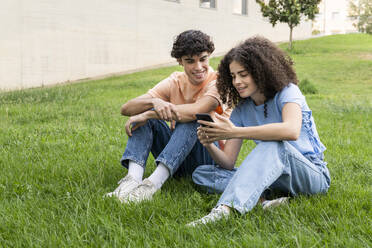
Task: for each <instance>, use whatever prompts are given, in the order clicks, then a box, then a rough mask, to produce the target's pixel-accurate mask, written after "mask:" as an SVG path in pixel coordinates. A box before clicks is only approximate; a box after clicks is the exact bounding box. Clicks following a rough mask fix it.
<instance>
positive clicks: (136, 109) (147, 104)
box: [120, 98, 153, 116]
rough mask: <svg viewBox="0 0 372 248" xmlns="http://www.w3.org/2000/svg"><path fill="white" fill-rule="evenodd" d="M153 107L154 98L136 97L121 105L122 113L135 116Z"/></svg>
mask: <svg viewBox="0 0 372 248" xmlns="http://www.w3.org/2000/svg"><path fill="white" fill-rule="evenodd" d="M152 107H153V99H152V98H134V99H132V100H129V101H128V102H126V103H125V104H123V106H122V107H121V110H120V112H121V114H122V115H125V116H133V115H137V114H140V113H143V112H145V111H147V110H149V109H151V108H152Z"/></svg>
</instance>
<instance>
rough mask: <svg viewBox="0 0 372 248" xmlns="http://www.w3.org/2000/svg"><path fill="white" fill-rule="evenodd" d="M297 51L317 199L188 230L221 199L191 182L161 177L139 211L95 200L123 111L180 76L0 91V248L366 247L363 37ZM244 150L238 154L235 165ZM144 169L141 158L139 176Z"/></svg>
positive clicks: (366, 68) (370, 168) (371, 112)
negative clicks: (315, 155) (316, 161)
mask: <svg viewBox="0 0 372 248" xmlns="http://www.w3.org/2000/svg"><path fill="white" fill-rule="evenodd" d="M286 45H287V44H282V45H281V47H284V46H286ZM296 49H297V50H298V51H299V52H298V53H296V54H293V53H290V56H291V57H292V58H293V60H294V62H295V66H296V71H297V73H298V78H303V79H305V78H306V79H308V80H309V81H310V82H311V83H312V84H314V86H315V87H316V88H317V89H318V93H317V94H314V95H307V96H306V100H307V103H308V105H309V107H310V108H311V110H312V111H313V115H314V118H315V121H316V125H317V130H318V132H319V135H320V138H321V140H322V142H323V143H324V144H325V146H326V147H327V150H326V151H325V160H326V161H327V162H328V165H327V166H328V168H329V170H330V173H331V177H332V182H331V187H330V189H329V192H328V193H327V194H324V195H316V196H311V197H307V196H299V197H295V198H293V200H292V201H291V202H290V204H289V205H288V206H283V207H279V208H276V209H273V210H271V211H263V210H262V208H261V207H259V206H257V207H255V208H254V209H252V211H250V212H249V213H247V214H245V215H240V214H239V213H234V214H233V215H232V216H231V218H229V219H228V220H223V221H220V222H218V223H215V224H212V225H207V226H202V227H198V228H187V227H185V224H187V223H188V222H190V221H193V220H195V219H197V218H200V217H202V216H204V215H205V214H207V213H208V212H209V211H210V210H211V208H213V207H214V206H215V204H216V203H217V201H218V198H219V195H208V194H205V193H202V192H200V191H198V190H196V187H195V185H193V183H192V181H191V179H190V178H182V179H175V178H170V179H169V180H168V181H167V182H166V183H165V184H164V186H163V187H162V189H161V193H160V194H157V195H156V196H155V197H154V199H153V201H150V202H146V203H143V204H138V205H135V204H129V205H123V204H121V203H120V202H119V201H117V200H115V199H105V198H103V195H104V194H105V193H107V192H109V191H112V190H113V189H114V188H115V187H116V186H117V182H118V180H120V178H122V177H123V176H124V175H125V174H126V170H124V169H123V168H122V166H121V165H120V162H119V160H120V157H121V154H122V152H123V150H124V147H125V145H126V142H127V136H126V135H125V131H124V123H125V121H126V120H127V118H126V117H122V116H120V107H121V105H122V104H123V103H124V102H126V101H127V100H128V99H130V98H133V97H135V96H138V95H140V94H143V93H145V92H147V90H148V89H149V88H151V87H152V86H154V85H155V84H156V83H157V82H159V81H160V80H162V79H163V78H165V77H166V76H168V75H169V74H170V73H171V72H172V71H174V70H182V68H181V67H179V66H175V67H167V68H161V69H156V70H149V71H143V72H138V73H133V74H130V75H124V76H120V77H113V78H107V79H103V80H97V81H88V82H85V83H79V84H70V85H64V86H58V87H53V88H38V89H30V90H23V91H14V92H6V93H4V92H2V93H1V92H0V171H1V173H0V199H1V204H0V221H1V222H0V247H79V248H80V247H82V248H84V247H155V248H157V247H159V248H160V247H186V248H187V247H192V248H198V247H372V239H371V221H370V219H371V218H370V216H371V210H372V208H371V206H372V204H371V194H372V187H371V181H372V157H371V151H372V143H371V140H372V125H371V123H372V99H371V95H372V70H371V68H372V61H371V59H369V57H368V54H371V53H372V36H370V35H366V34H352V35H334V36H327V37H321V38H316V39H309V40H301V41H296ZM218 61H219V59H212V65H213V67H214V68H216V66H217V64H218ZM254 146H255V145H254V143H253V142H252V141H245V142H244V143H243V146H242V150H241V151H240V154H239V157H238V161H237V165H239V164H240V163H241V162H242V161H243V160H244V159H245V157H246V156H247V154H248V153H249V152H250V151H251V150H252V149H253V148H254ZM154 168H155V165H154V159H153V157H151V156H150V157H149V159H148V161H147V166H146V172H145V177H147V176H148V175H149V174H150V173H151V172H152V171H153V170H154Z"/></svg>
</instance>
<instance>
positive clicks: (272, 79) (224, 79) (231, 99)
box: [217, 36, 298, 107]
mask: <svg viewBox="0 0 372 248" xmlns="http://www.w3.org/2000/svg"><path fill="white" fill-rule="evenodd" d="M232 61H236V62H238V63H239V64H241V65H242V66H243V67H244V68H245V69H246V70H247V71H248V73H249V74H250V76H251V77H252V78H253V80H254V82H255V83H256V85H257V88H258V90H259V91H260V92H261V93H263V94H264V96H265V98H266V101H268V100H270V99H271V98H273V97H274V96H275V94H276V93H277V92H279V91H281V90H282V89H283V88H284V87H285V86H287V85H288V84H289V83H294V84H297V83H298V80H297V76H296V72H295V71H294V69H293V67H292V65H293V61H292V60H291V58H290V57H289V56H288V55H287V54H286V53H285V52H284V51H282V50H281V49H280V48H279V47H278V46H276V45H275V44H274V43H272V42H271V41H269V40H268V39H266V38H263V37H260V36H255V37H252V38H249V39H247V40H246V41H244V42H243V43H241V44H240V45H238V46H236V47H234V48H232V49H231V50H230V51H229V52H228V53H227V54H226V55H225V56H224V57H223V59H222V60H221V62H220V64H219V66H218V77H217V89H218V93H219V94H220V95H221V99H222V102H223V103H227V105H228V106H229V107H232V106H236V105H237V104H238V103H239V102H240V101H241V100H242V98H241V97H240V96H239V93H238V91H237V90H236V89H235V87H234V86H233V84H232V76H231V72H230V64H231V62H232Z"/></svg>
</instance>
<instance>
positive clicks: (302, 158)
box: [189, 37, 330, 226]
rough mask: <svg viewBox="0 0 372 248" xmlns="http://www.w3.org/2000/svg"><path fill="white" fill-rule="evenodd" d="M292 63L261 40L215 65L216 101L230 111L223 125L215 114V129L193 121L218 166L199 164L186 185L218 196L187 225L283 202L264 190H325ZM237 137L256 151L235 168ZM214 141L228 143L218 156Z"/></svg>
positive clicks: (319, 152)
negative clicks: (251, 142) (270, 197)
mask: <svg viewBox="0 0 372 248" xmlns="http://www.w3.org/2000/svg"><path fill="white" fill-rule="evenodd" d="M292 65H293V62H292V60H291V59H290V58H289V57H288V56H287V55H286V54H285V53H284V52H283V51H282V50H280V49H279V48H278V47H277V46H276V45H275V44H273V43H272V42H270V41H269V40H267V39H265V38H262V37H253V38H250V39H248V40H246V41H245V42H244V43H242V44H240V45H238V46H237V47H235V48H233V49H231V50H230V51H229V52H228V53H227V54H226V55H225V57H224V58H223V59H222V61H221V63H220V65H219V67H218V73H219V75H218V79H217V88H218V91H219V93H220V95H221V98H222V101H223V102H224V103H227V104H228V105H229V106H230V107H235V109H234V110H233V113H232V114H231V117H230V120H229V119H226V118H223V117H219V116H217V115H216V118H218V119H219V120H220V122H219V123H218V124H215V123H211V122H204V121H199V123H201V124H205V125H207V126H205V127H202V126H201V127H199V128H198V138H199V140H200V142H201V143H202V144H203V145H204V146H205V147H206V148H207V149H208V151H209V153H210V155H211V156H212V158H213V160H214V161H215V162H216V164H218V166H213V165H203V166H199V167H198V168H197V169H196V170H195V171H194V173H193V180H194V182H195V183H196V184H198V185H201V186H203V187H204V188H206V189H207V190H208V191H209V192H213V191H214V192H223V194H222V195H221V198H220V200H219V201H218V203H217V205H216V207H215V208H213V209H212V211H211V212H210V214H208V215H207V216H205V217H203V218H201V219H199V220H197V221H194V222H191V223H190V224H189V225H191V226H195V225H198V224H205V223H207V222H211V221H216V220H219V219H221V218H222V217H226V216H228V215H229V214H230V212H231V209H232V208H233V209H236V210H237V211H239V212H240V213H242V214H244V213H246V212H247V211H250V210H251V209H252V208H253V207H254V206H255V205H256V204H257V203H258V202H261V204H262V206H263V207H264V208H267V207H269V206H273V205H278V204H281V203H283V202H285V201H286V200H287V199H288V198H287V197H283V198H279V199H276V200H272V201H268V200H266V199H264V195H265V194H263V193H264V191H265V192H267V191H266V190H267V189H273V190H275V191H280V192H282V193H285V194H286V195H287V196H296V195H298V194H306V195H311V194H317V193H325V192H327V190H328V188H329V185H330V176H329V171H328V169H327V167H326V162H324V161H323V152H324V150H325V147H324V145H323V144H322V143H321V142H320V139H319V136H318V132H317V130H316V126H315V123H314V119H313V117H312V112H311V110H310V109H309V107H308V105H307V103H306V100H305V97H304V96H303V95H302V93H301V91H300V89H299V88H298V86H297V81H298V80H297V76H296V73H295V71H294V69H293V68H292ZM244 139H250V140H254V141H255V143H256V147H255V148H254V149H253V150H252V151H251V153H250V154H249V155H248V156H247V157H246V158H245V160H244V162H243V163H242V164H241V165H240V167H239V168H234V165H235V162H236V159H237V157H238V154H239V151H240V148H241V146H242V142H243V140H244ZM216 140H227V142H226V144H225V148H224V150H223V151H222V150H220V149H219V148H218V147H217V146H215V145H214V143H213V142H214V141H216Z"/></svg>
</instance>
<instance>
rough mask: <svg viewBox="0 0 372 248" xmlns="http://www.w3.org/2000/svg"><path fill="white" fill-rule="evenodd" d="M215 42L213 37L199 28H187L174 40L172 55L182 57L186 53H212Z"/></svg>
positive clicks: (191, 54) (177, 57)
mask: <svg viewBox="0 0 372 248" xmlns="http://www.w3.org/2000/svg"><path fill="white" fill-rule="evenodd" d="M213 51H214V44H213V41H212V40H211V37H210V36H208V35H206V34H205V33H203V32H201V31H199V30H187V31H184V32H182V33H180V34H179V35H178V36H177V37H176V39H175V40H174V42H173V48H172V52H171V56H172V57H173V58H176V59H180V58H181V57H182V56H185V55H190V56H194V55H199V54H201V53H202V52H208V53H209V54H211V53H212V52H213Z"/></svg>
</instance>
